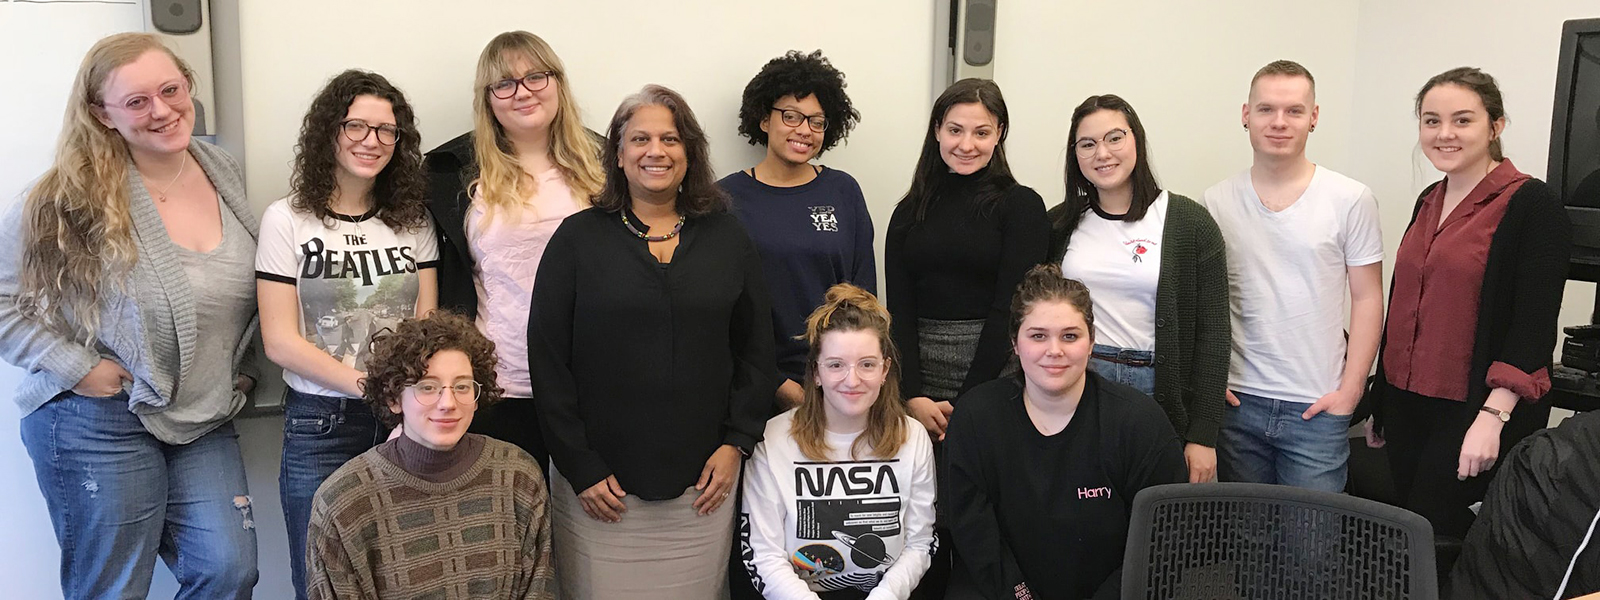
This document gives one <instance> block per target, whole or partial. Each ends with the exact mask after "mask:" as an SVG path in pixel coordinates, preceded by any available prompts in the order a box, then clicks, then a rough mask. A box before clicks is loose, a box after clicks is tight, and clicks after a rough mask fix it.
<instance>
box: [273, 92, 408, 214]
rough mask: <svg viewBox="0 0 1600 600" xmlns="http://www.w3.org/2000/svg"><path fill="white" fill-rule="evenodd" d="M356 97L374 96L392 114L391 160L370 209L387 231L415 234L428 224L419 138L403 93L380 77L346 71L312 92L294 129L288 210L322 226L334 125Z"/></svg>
mask: <svg viewBox="0 0 1600 600" xmlns="http://www.w3.org/2000/svg"><path fill="white" fill-rule="evenodd" d="M357 96H375V97H377V98H381V99H383V100H384V101H387V102H388V103H389V105H390V106H391V107H392V108H393V109H394V121H395V126H396V127H397V128H398V129H399V135H398V136H396V138H397V139H396V141H395V144H394V155H393V156H392V157H390V158H389V164H388V165H385V166H384V167H383V171H382V172H380V173H378V177H377V180H376V181H374V182H373V184H372V208H373V209H375V210H377V212H378V215H377V216H378V219H379V220H381V221H383V224H384V225H387V226H389V227H390V228H391V229H408V230H413V231H414V230H416V229H418V228H421V227H422V226H423V224H424V223H425V222H426V221H427V219H428V213H427V209H426V208H425V206H426V201H427V190H428V180H427V178H426V177H425V176H424V175H423V172H422V134H420V133H418V132H417V117H416V112H415V111H413V110H412V108H411V104H410V103H408V102H406V97H405V94H402V93H400V89H399V88H396V87H395V86H394V85H393V84H390V83H389V80H388V79H384V77H383V76H382V75H379V74H377V73H373V72H370V71H361V70H356V69H351V70H348V71H345V72H343V73H340V74H338V75H336V76H334V78H333V79H332V80H330V81H328V85H326V86H323V88H322V91H320V92H317V97H316V98H315V99H313V100H312V101H311V108H310V109H309V110H307V111H306V117H305V120H304V121H302V122H301V124H300V141H299V143H297V144H295V148H294V175H292V176H291V177H290V178H289V194H290V198H292V199H291V200H290V201H289V203H290V204H289V206H290V207H292V208H294V209H295V210H297V211H301V212H308V213H311V214H313V215H316V216H317V218H318V219H322V220H324V221H327V220H329V219H331V218H332V216H333V210H332V209H331V208H329V203H330V202H332V200H333V194H334V192H335V191H336V190H337V189H338V180H337V178H336V177H335V176H334V172H335V170H336V169H337V168H338V164H339V163H338V159H336V158H335V155H337V154H338V152H339V142H338V138H339V136H340V135H343V134H342V133H340V132H339V122H340V121H343V120H344V117H345V115H346V114H349V111H350V103H351V102H354V101H355V99H356V97H357Z"/></svg>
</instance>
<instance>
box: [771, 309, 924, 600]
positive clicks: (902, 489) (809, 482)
mask: <svg viewBox="0 0 1600 600" xmlns="http://www.w3.org/2000/svg"><path fill="white" fill-rule="evenodd" d="M892 336H893V334H892V333H891V332H890V330H889V311H888V310H887V309H885V308H884V307H883V305H882V304H881V303H879V302H878V299H877V298H875V297H873V296H872V294H871V293H870V292H868V291H866V290H864V289H861V288H859V287H856V286H854V285H851V284H848V283H841V284H837V285H835V286H833V287H832V288H829V289H828V292H827V295H826V297H825V298H824V299H823V301H822V305H821V306H819V307H817V309H816V310H815V311H813V312H812V313H811V316H810V317H809V318H808V319H806V331H805V334H804V339H805V341H806V343H807V345H808V346H809V347H810V354H809V356H808V358H807V361H806V365H805V378H804V379H805V383H804V386H805V389H804V391H803V392H802V394H803V399H802V400H801V402H800V406H798V407H796V408H794V409H791V410H789V411H787V412H784V413H783V414H780V415H778V416H776V417H773V418H772V420H770V421H767V429H766V433H765V435H764V436H763V441H762V442H761V443H760V444H757V445H756V449H755V452H754V453H752V454H751V455H750V461H749V464H747V465H746V469H748V471H747V473H746V474H745V479H744V515H745V521H746V522H747V523H749V527H742V528H740V535H742V536H744V538H745V539H744V542H745V544H744V546H746V547H748V548H749V549H750V550H749V554H746V555H745V557H744V559H745V569H746V571H748V572H749V574H750V579H751V582H752V583H754V584H755V587H756V589H757V590H758V591H759V592H761V594H762V596H763V597H764V598H774V599H776V598H817V597H818V596H819V595H822V597H825V598H829V599H832V598H867V597H871V598H898V599H901V600H904V599H905V598H907V597H909V596H910V594H911V591H912V590H913V589H915V588H916V586H917V582H918V581H920V580H921V579H922V575H923V573H925V572H927V570H928V566H929V564H930V563H931V562H932V558H933V551H934V548H935V547H937V543H936V542H935V538H934V533H933V502H934V497H935V496H936V489H937V488H936V486H935V483H934V468H933V442H932V440H931V439H930V438H929V437H928V432H927V430H926V429H925V428H923V427H921V426H920V424H919V423H918V422H917V420H916V419H914V418H912V417H911V416H910V415H908V414H906V411H905V407H904V405H903V404H902V402H901V399H900V361H899V357H898V356H896V354H897V353H896V352H895V347H894V340H893V337H892ZM802 532H810V533H802ZM869 594H870V596H869Z"/></svg>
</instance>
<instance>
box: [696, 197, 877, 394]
mask: <svg viewBox="0 0 1600 600" xmlns="http://www.w3.org/2000/svg"><path fill="white" fill-rule="evenodd" d="M717 184H718V185H721V186H722V189H724V190H727V192H728V194H729V195H732V196H733V214H734V215H736V216H738V217H739V220H740V221H741V222H743V223H744V228H745V230H746V231H748V232H749V233H750V240H751V241H753V242H755V245H756V250H757V251H758V252H759V253H760V254H761V268H762V272H763V274H765V275H766V279H767V287H768V288H769V289H770V290H772V324H773V328H772V329H773V335H774V339H775V340H776V347H777V351H778V374H779V375H781V376H783V377H785V378H788V379H791V380H794V381H795V382H796V383H801V382H802V378H803V377H804V376H805V368H806V365H805V363H806V353H807V351H808V350H809V349H808V348H807V346H806V343H805V341H804V340H800V339H796V337H797V336H800V335H802V334H804V333H805V331H806V317H808V316H810V315H811V311H813V310H816V308H817V306H818V305H820V304H822V298H823V296H825V295H826V294H827V292H828V288H830V287H833V286H834V285H835V284H838V283H843V282H849V283H853V284H855V285H857V286H860V287H862V288H864V289H866V290H867V291H869V292H872V293H873V294H877V293H878V266H877V261H876V260H875V259H874V258H873V254H872V238H873V229H872V215H871V214H869V213H868V212H867V199H866V198H865V197H864V196H863V195H862V194H861V186H860V185H858V184H857V183H856V180H855V178H854V177H851V176H850V174H848V173H845V172H844V171H835V170H833V169H829V168H827V167H821V172H819V173H818V174H817V177H816V178H815V179H812V180H811V181H809V182H807V183H804V184H801V185H797V186H794V187H786V188H784V187H773V186H770V185H767V184H765V183H762V182H760V181H759V180H757V179H756V178H754V177H751V176H750V174H749V173H746V172H744V171H739V172H736V173H733V174H731V175H728V176H727V177H723V178H722V181H719V182H717Z"/></svg>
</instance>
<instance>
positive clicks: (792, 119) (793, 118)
mask: <svg viewBox="0 0 1600 600" xmlns="http://www.w3.org/2000/svg"><path fill="white" fill-rule="evenodd" d="M772 110H775V111H778V118H780V119H782V120H783V124H784V125H788V126H790V127H799V126H800V124H801V123H805V124H806V125H809V126H810V127H811V130H812V131H815V132H817V133H822V132H824V131H827V130H828V118H827V117H824V116H822V115H808V114H805V113H803V112H800V111H798V110H794V109H789V108H778V107H776V106H774V107H772Z"/></svg>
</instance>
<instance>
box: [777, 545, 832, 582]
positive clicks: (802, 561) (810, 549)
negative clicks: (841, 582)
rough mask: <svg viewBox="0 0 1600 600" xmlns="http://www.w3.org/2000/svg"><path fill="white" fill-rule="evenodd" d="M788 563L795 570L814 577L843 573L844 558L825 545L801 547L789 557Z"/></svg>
mask: <svg viewBox="0 0 1600 600" xmlns="http://www.w3.org/2000/svg"><path fill="white" fill-rule="evenodd" d="M789 562H790V563H792V564H793V565H794V566H795V568H797V569H799V570H801V571H804V572H808V573H813V574H815V575H827V574H829V573H843V572H844V556H843V555H841V554H839V551H838V550H834V549H833V546H829V545H827V544H810V545H807V546H801V547H800V549H799V550H795V551H794V554H793V555H791V556H790V557H789Z"/></svg>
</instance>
